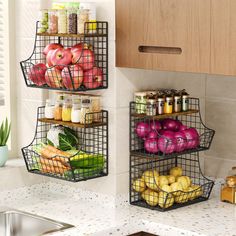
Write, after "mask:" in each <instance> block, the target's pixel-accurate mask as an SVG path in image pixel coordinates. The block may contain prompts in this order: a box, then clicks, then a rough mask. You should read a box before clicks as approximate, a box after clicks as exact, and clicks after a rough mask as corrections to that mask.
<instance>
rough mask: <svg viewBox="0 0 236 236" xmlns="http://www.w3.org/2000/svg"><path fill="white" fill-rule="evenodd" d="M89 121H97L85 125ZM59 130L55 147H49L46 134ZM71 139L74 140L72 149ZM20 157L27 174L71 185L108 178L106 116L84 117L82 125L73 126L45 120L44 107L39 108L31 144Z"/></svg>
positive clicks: (101, 114) (50, 145) (53, 145)
mask: <svg viewBox="0 0 236 236" xmlns="http://www.w3.org/2000/svg"><path fill="white" fill-rule="evenodd" d="M91 117H96V119H97V118H99V120H96V122H93V123H88V121H89V122H90V121H91ZM58 129H60V130H63V131H62V135H61V134H58V133H57V135H56V137H58V144H56V143H55V142H54V143H53V144H52V143H51V141H50V140H49V139H48V133H49V131H50V132H51V131H52V130H53V132H54V131H55V130H58ZM60 132H61V131H60ZM63 132H64V133H63ZM60 135H61V136H60ZM71 137H72V138H73V140H76V142H75V143H74V144H73V148H70V145H71V146H72V141H71ZM57 145H58V146H57ZM63 145H64V146H63ZM65 145H66V148H65ZM68 146H69V148H67V147H68ZM22 153H23V157H24V160H25V163H26V167H27V170H28V171H29V172H30V173H34V174H40V175H45V176H49V177H53V178H58V179H62V180H67V181H71V182H79V181H84V180H88V179H93V178H98V177H102V176H107V175H108V112H107V111H105V110H102V111H101V112H96V113H87V114H86V115H85V121H84V124H73V123H71V122H62V121H61V122H60V121H55V122H54V121H53V120H50V119H46V118H45V107H39V108H38V117H37V127H36V133H35V137H34V140H33V141H32V143H31V144H30V145H28V146H26V147H24V148H22Z"/></svg>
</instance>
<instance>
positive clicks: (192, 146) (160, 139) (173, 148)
mask: <svg viewBox="0 0 236 236" xmlns="http://www.w3.org/2000/svg"><path fill="white" fill-rule="evenodd" d="M140 105H141V106H145V105H144V104H138V103H135V102H131V103H130V153H131V155H136V156H141V157H146V158H158V159H160V158H167V157H173V158H174V157H176V156H177V155H178V156H179V155H181V154H187V153H193V152H199V151H205V150H208V149H209V148H210V146H211V143H212V140H213V137H214V134H215V131H214V130H212V129H210V128H208V127H206V126H205V125H204V124H203V122H202V119H201V114H200V106H199V99H198V98H190V99H189V110H188V111H185V112H179V113H172V114H163V115H156V116H147V115H146V114H140V113H137V107H140ZM166 119H172V121H173V120H174V124H175V125H176V124H177V125H176V126H178V125H179V127H180V126H181V127H183V130H184V129H188V131H185V130H184V131H183V130H182V131H181V132H180V133H181V134H182V136H178V135H179V133H178V134H176V132H172V134H174V135H177V136H176V137H177V139H176V138H175V139H173V138H172V136H171V135H172V134H171V135H169V136H168V134H167V135H165V134H164V132H165V130H163V127H164V125H163V124H164V123H165V122H166ZM172 123H173V122H172ZM189 128H191V129H189ZM173 129H175V127H174V128H173ZM176 129H178V127H177V128H176ZM168 132H169V131H168ZM183 132H184V135H183ZM189 132H190V133H191V136H189V137H188V136H185V134H186V135H187V134H188V135H189ZM169 133H170V132H169ZM193 134H194V135H195V136H194V135H193ZM149 135H151V136H149Z"/></svg>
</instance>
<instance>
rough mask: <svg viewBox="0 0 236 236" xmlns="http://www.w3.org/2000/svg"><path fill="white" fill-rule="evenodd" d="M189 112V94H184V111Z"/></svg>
mask: <svg viewBox="0 0 236 236" xmlns="http://www.w3.org/2000/svg"><path fill="white" fill-rule="evenodd" d="M188 110H189V94H187V93H184V94H182V111H188Z"/></svg>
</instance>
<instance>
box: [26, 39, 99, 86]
mask: <svg viewBox="0 0 236 236" xmlns="http://www.w3.org/2000/svg"><path fill="white" fill-rule="evenodd" d="M43 55H44V56H45V57H46V64H44V63H38V64H36V65H34V66H33V67H32V68H31V69H30V70H29V72H28V78H29V79H30V80H31V81H32V82H33V83H34V84H36V85H38V86H42V85H45V84H47V85H48V86H49V87H51V88H67V89H70V90H74V89H78V88H79V87H80V86H81V85H83V86H84V87H85V88H86V89H95V88H98V87H100V86H102V83H103V71H102V69H101V68H99V67H96V66H95V65H94V60H95V55H94V52H93V50H92V47H91V45H88V44H87V43H79V44H76V45H74V46H73V47H71V48H64V46H63V45H61V44H59V43H51V44H48V45H47V46H46V47H45V48H44V50H43Z"/></svg>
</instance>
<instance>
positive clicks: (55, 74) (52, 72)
mask: <svg viewBox="0 0 236 236" xmlns="http://www.w3.org/2000/svg"><path fill="white" fill-rule="evenodd" d="M45 80H46V83H47V85H48V86H49V87H51V88H61V87H62V83H61V81H62V77H61V71H60V70H58V69H57V68H55V67H52V68H48V69H47V71H46V73H45Z"/></svg>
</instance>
